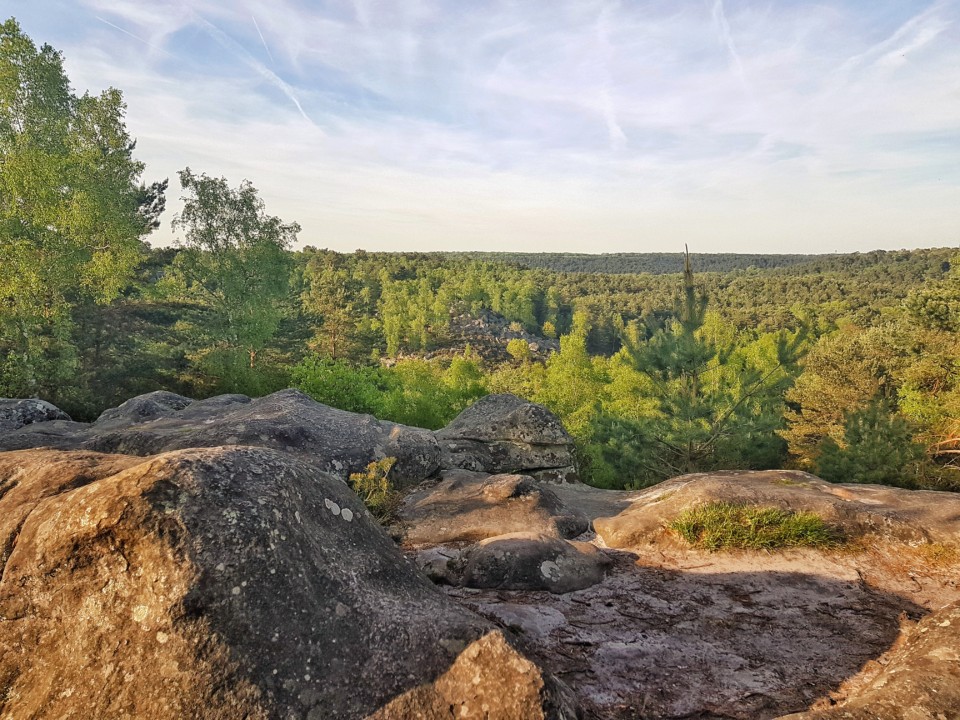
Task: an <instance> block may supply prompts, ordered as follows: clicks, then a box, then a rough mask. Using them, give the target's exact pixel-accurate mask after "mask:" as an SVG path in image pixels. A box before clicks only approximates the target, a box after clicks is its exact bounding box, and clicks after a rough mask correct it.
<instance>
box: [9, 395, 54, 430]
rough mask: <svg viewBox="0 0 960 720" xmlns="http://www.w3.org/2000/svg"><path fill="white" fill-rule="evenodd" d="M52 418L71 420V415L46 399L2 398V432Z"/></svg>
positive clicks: (48, 420)
mask: <svg viewBox="0 0 960 720" xmlns="http://www.w3.org/2000/svg"><path fill="white" fill-rule="evenodd" d="M52 420H70V416H69V415H67V414H66V413H65V412H64V411H63V410H61V409H60V408H58V407H57V406H56V405H53V404H51V403H48V402H47V401H46V400H38V399H37V398H29V399H26V400H14V399H11V398H0V432H3V431H5V430H17V429H18V428H22V427H24V426H25V425H32V424H33V423H43V422H50V421H52Z"/></svg>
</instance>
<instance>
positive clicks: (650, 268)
mask: <svg viewBox="0 0 960 720" xmlns="http://www.w3.org/2000/svg"><path fill="white" fill-rule="evenodd" d="M447 255H448V257H458V258H467V259H470V260H481V261H483V262H495V263H506V264H510V265H519V266H520V267H525V268H541V269H543V270H555V271H557V272H586V273H603V274H607V275H640V274H650V275H669V274H672V273H675V272H677V268H678V267H679V266H680V265H681V264H682V263H683V254H682V253H604V254H602V255H590V254H587V253H512V252H469V253H447ZM819 259H820V258H819V257H818V256H817V255H760V254H755V253H753V254H750V253H713V254H705V255H701V254H693V255H691V260H692V261H693V263H694V264H695V265H696V266H697V267H698V268H699V269H700V270H701V271H703V272H721V273H722V272H730V271H731V270H748V269H750V268H775V267H788V266H790V265H798V264H800V263H805V262H811V261H817V260H819Z"/></svg>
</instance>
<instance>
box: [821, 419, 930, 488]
mask: <svg viewBox="0 0 960 720" xmlns="http://www.w3.org/2000/svg"><path fill="white" fill-rule="evenodd" d="M842 443H843V444H842V445H841V444H840V443H838V442H837V441H836V440H834V439H833V438H832V437H827V438H825V439H824V440H823V441H822V443H821V444H820V455H819V457H818V458H817V460H816V471H817V474H818V475H819V476H820V477H822V478H823V479H824V480H829V481H831V482H856V483H879V484H883V485H899V486H902V487H914V486H915V485H916V481H917V476H918V470H919V464H920V461H921V460H923V459H924V457H925V452H924V448H923V445H921V444H919V443H917V442H915V441H914V439H913V431H912V428H911V427H910V425H909V423H908V422H907V421H906V420H904V419H903V418H902V417H898V416H897V415H896V414H895V413H894V411H893V410H892V409H891V408H890V407H889V406H888V405H887V404H886V403H884V402H882V401H873V402H871V403H870V404H869V405H867V406H866V407H865V408H863V409H860V410H855V411H853V412H851V413H848V415H847V417H846V420H845V422H844V431H843V438H842Z"/></svg>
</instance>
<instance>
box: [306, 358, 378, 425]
mask: <svg viewBox="0 0 960 720" xmlns="http://www.w3.org/2000/svg"><path fill="white" fill-rule="evenodd" d="M291 376H292V378H293V381H294V383H295V385H296V386H297V387H298V388H299V389H300V390H302V391H303V392H305V393H307V395H309V396H310V397H312V398H313V399H314V400H316V401H317V402H321V403H323V404H324V405H330V406H331V407H337V408H340V409H341V410H349V411H350V412H356V413H367V414H370V415H376V414H377V413H379V412H382V409H383V402H382V396H383V393H384V392H385V391H386V389H387V387H388V384H389V381H388V379H387V377H386V376H385V374H384V371H382V370H381V369H380V368H374V367H365V366H352V365H350V364H349V363H348V362H347V361H345V360H334V359H332V358H325V357H311V358H307V359H305V360H304V361H303V362H301V363H300V364H299V365H297V366H296V367H295V368H293V370H292V372H291Z"/></svg>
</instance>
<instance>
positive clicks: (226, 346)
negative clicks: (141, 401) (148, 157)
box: [168, 168, 300, 389]
mask: <svg viewBox="0 0 960 720" xmlns="http://www.w3.org/2000/svg"><path fill="white" fill-rule="evenodd" d="M179 175H180V186H181V188H182V189H183V190H184V192H186V195H185V196H184V197H183V200H184V206H183V210H182V211H181V212H180V213H179V214H178V215H177V216H176V217H175V218H174V221H173V226H174V228H175V229H179V230H181V231H182V232H183V237H182V239H181V240H180V248H181V251H180V252H179V253H178V254H177V256H176V257H175V259H174V261H173V265H172V267H171V270H170V273H169V275H168V289H169V291H170V292H171V294H172V295H179V296H180V297H183V298H186V299H190V300H193V301H195V302H198V303H200V304H201V305H203V306H205V307H206V308H208V309H209V312H208V313H207V315H206V317H205V318H204V322H203V323H201V324H200V325H199V326H198V327H197V328H196V330H197V334H198V341H199V343H198V344H199V345H200V348H199V349H198V351H197V352H195V353H194V354H193V356H192V359H193V360H194V362H195V363H196V364H197V365H198V367H199V368H200V369H201V371H202V372H203V373H205V374H208V375H211V376H213V377H214V378H216V379H218V383H217V384H219V385H220V386H221V388H222V389H225V388H226V387H230V386H235V385H236V383H237V382H242V383H243V384H244V385H245V386H249V387H251V388H252V389H256V386H257V384H258V383H259V381H258V380H257V372H256V368H257V356H258V354H259V353H260V352H261V351H262V350H263V349H264V348H265V347H266V346H267V344H268V342H269V341H270V340H271V339H272V338H273V336H274V335H275V334H276V332H277V329H278V328H279V325H280V321H281V319H282V317H283V314H284V311H285V301H286V299H287V290H288V283H289V278H290V272H291V265H292V263H291V259H290V256H289V254H288V253H287V252H286V250H287V248H288V247H289V246H290V244H291V243H292V242H293V241H294V240H295V238H296V234H297V233H298V232H299V230H300V226H299V225H297V224H296V223H290V224H285V223H283V221H281V220H280V218H278V217H273V216H269V215H267V214H266V212H265V211H264V203H263V201H262V200H261V199H260V198H259V196H258V194H257V190H256V188H254V187H253V185H252V184H251V183H250V182H249V181H244V182H243V183H241V184H240V186H239V187H238V188H237V189H235V190H234V189H232V188H230V187H229V185H228V184H227V180H226V179H225V178H212V177H209V176H208V175H206V174H201V175H195V174H194V173H193V172H192V171H191V170H190V168H186V169H184V170H181V171H180V173H179ZM244 368H245V369H244Z"/></svg>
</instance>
